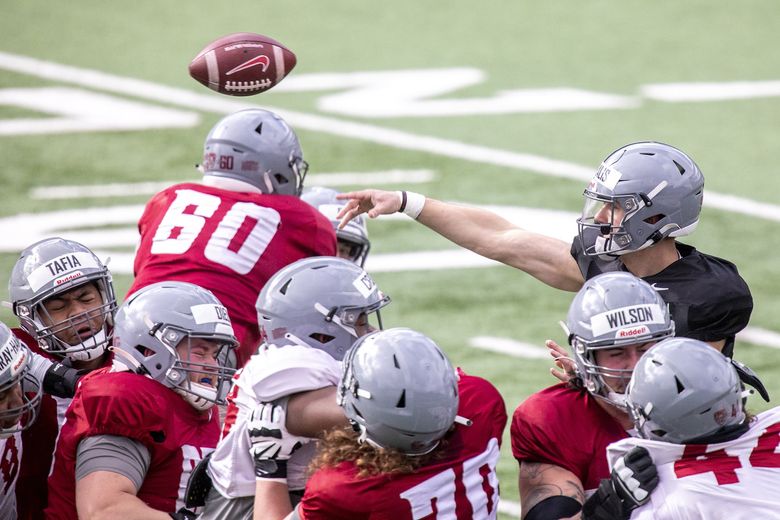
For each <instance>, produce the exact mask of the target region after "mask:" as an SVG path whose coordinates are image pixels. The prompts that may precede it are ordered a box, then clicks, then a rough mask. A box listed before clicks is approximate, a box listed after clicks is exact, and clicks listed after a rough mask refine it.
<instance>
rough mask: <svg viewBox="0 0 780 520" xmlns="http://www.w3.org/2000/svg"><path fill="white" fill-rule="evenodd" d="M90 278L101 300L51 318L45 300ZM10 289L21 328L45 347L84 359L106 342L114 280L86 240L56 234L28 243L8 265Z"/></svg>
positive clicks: (110, 325) (101, 350) (94, 355)
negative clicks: (12, 265) (74, 312)
mask: <svg viewBox="0 0 780 520" xmlns="http://www.w3.org/2000/svg"><path fill="white" fill-rule="evenodd" d="M90 283H91V284H94V285H95V287H96V288H97V291H98V293H99V294H100V297H101V298H102V302H97V303H96V304H95V305H94V308H92V309H91V310H85V311H83V312H80V313H78V314H73V315H69V316H68V317H67V318H65V319H62V320H59V321H58V322H56V323H55V322H54V318H52V316H51V314H50V312H49V311H47V308H46V306H45V305H44V304H45V303H46V302H47V301H49V300H50V299H53V298H59V297H62V296H63V295H64V294H65V293H67V292H69V291H72V290H74V289H77V288H79V287H81V286H84V285H86V284H90ZM8 292H9V294H10V297H11V303H12V305H13V312H14V314H15V315H16V316H17V317H18V318H19V324H20V325H21V327H22V329H24V330H25V331H26V332H27V333H28V334H30V335H31V336H32V337H34V338H35V339H36V340H37V341H38V344H39V345H40V346H41V348H42V349H44V350H46V351H47V352H50V353H52V354H56V355H58V356H62V357H68V358H70V359H72V360H74V361H88V360H91V359H96V358H98V357H100V356H102V355H103V353H104V352H105V351H106V349H107V348H108V344H109V342H110V340H111V333H112V330H113V317H114V313H115V311H116V296H115V295H114V286H113V283H112V279H111V273H110V272H109V271H108V268H107V267H106V266H105V265H104V264H103V262H101V261H100V259H99V258H98V257H97V256H95V254H94V253H93V252H92V251H91V250H90V249H89V248H87V247H86V246H84V245H82V244H80V243H78V242H75V241H73V240H66V239H64V238H59V237H55V238H47V239H45V240H41V241H40V242H36V243H35V244H33V245H31V246H29V247H27V248H26V249H25V250H24V251H22V254H21V256H20V257H19V260H17V261H16V264H14V267H13V270H12V271H11V279H10V281H9V282H8ZM71 294H73V293H71ZM84 305H87V304H86V303H85V304H84ZM90 305H91V304H90ZM97 322H100V323H101V325H98V326H96V325H95V324H96V323H97ZM61 337H65V338H70V339H69V340H63V339H60V338H61ZM74 338H75V339H74Z"/></svg>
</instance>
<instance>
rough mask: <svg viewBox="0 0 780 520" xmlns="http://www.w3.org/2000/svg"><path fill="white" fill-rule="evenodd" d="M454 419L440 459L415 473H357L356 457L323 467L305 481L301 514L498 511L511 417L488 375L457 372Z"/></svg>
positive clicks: (389, 519)
mask: <svg viewBox="0 0 780 520" xmlns="http://www.w3.org/2000/svg"><path fill="white" fill-rule="evenodd" d="M459 374H460V381H459V383H458V391H459V395H460V404H459V407H458V415H460V416H462V417H465V418H467V419H471V421H472V422H473V424H472V425H471V426H464V425H461V424H457V425H456V426H455V430H454V431H453V432H451V433H450V434H448V436H447V445H446V447H445V448H444V450H443V458H442V459H440V460H436V461H434V462H433V463H431V464H428V465H427V466H424V467H421V468H419V469H418V470H417V471H415V472H414V473H413V474H403V475H378V476H373V477H366V478H357V476H356V468H355V465H354V464H353V463H352V462H344V463H341V464H340V465H338V466H336V467H334V468H322V469H319V470H318V471H317V472H316V473H314V475H312V477H311V479H309V482H308V483H307V484H306V492H305V494H304V496H303V500H302V501H301V503H300V506H299V508H298V512H299V514H300V516H301V518H302V519H304V520H324V519H332V518H339V519H341V520H417V519H425V520H433V519H438V520H452V519H469V520H485V519H494V518H496V515H497V512H498V476H497V475H496V464H497V463H498V456H499V446H500V444H501V435H502V433H503V431H504V427H505V426H506V421H507V416H506V409H505V407H504V400H503V399H502V398H501V395H500V394H499V393H498V390H496V388H495V387H494V386H493V385H492V384H490V383H489V382H488V381H486V380H484V379H481V378H478V377H474V376H468V375H465V374H463V373H462V372H460V371H459Z"/></svg>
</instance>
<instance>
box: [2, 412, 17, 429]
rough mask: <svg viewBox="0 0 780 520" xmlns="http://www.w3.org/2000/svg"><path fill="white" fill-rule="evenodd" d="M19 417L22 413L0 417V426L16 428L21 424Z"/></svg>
mask: <svg viewBox="0 0 780 520" xmlns="http://www.w3.org/2000/svg"><path fill="white" fill-rule="evenodd" d="M19 417H20V414H15V415H13V416H9V417H4V418H2V419H0V428H2V429H3V430H10V429H11V428H15V427H16V426H18V425H19Z"/></svg>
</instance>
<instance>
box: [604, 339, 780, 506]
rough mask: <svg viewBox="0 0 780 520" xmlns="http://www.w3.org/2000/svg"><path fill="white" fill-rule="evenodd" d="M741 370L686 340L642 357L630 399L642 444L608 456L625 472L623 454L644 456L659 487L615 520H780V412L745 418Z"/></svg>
mask: <svg viewBox="0 0 780 520" xmlns="http://www.w3.org/2000/svg"><path fill="white" fill-rule="evenodd" d="M739 369H740V367H739V366H738V365H736V364H735V362H732V361H730V360H729V359H728V358H726V357H724V356H722V355H721V354H718V353H717V352H715V351H714V350H713V349H711V348H709V347H708V346H707V344H705V343H702V342H700V341H696V340H693V339H689V338H673V339H667V340H664V341H662V342H660V343H658V344H657V345H656V346H654V347H653V348H651V349H650V350H649V351H648V352H647V353H646V354H645V355H644V356H642V359H641V360H639V363H637V365H636V367H635V368H634V374H633V376H632V377H631V382H630V383H629V385H628V389H627V392H626V396H627V403H628V407H629V409H630V411H631V415H632V418H633V420H634V426H635V427H636V432H637V435H638V436H639V437H640V438H628V439H624V440H622V441H619V442H617V443H615V444H612V445H610V447H609V448H608V456H609V460H610V463H611V464H613V465H615V466H616V469H617V470H618V471H620V470H621V468H620V462H619V461H620V460H622V458H623V457H624V454H625V453H626V452H628V451H629V450H636V449H645V450H647V451H648V452H649V454H650V456H651V457H652V460H653V463H654V464H655V466H656V467H657V471H658V480H659V482H658V487H656V488H655V489H654V490H653V491H652V492H651V493H650V495H649V497H645V498H644V500H643V503H642V504H640V506H639V508H638V509H636V510H634V511H632V514H631V515H628V514H623V515H622V516H619V515H615V514H612V515H611V516H610V518H617V519H619V520H620V519H628V518H629V517H630V518H633V519H634V520H672V519H691V520H694V519H707V520H710V519H717V518H729V519H731V518H734V519H758V518H777V516H778V511H780V494H778V492H777V490H778V486H780V455H779V454H778V452H777V447H778V445H780V408H777V407H776V408H773V409H771V410H767V411H766V412H763V413H760V414H758V415H757V416H755V417H752V416H751V415H750V414H748V413H747V412H746V410H745V401H746V397H747V394H748V393H749V392H747V391H745V387H744V385H743V384H742V382H741V379H742V378H741V376H740V374H739Z"/></svg>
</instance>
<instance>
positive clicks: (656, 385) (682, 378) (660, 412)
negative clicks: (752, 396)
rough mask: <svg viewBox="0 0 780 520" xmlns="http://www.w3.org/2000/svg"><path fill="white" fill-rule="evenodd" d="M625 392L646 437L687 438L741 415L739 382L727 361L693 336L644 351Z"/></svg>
mask: <svg viewBox="0 0 780 520" xmlns="http://www.w3.org/2000/svg"><path fill="white" fill-rule="evenodd" d="M627 394H628V405H629V408H630V410H631V415H632V417H633V419H634V424H635V426H636V429H637V430H638V431H639V434H640V435H641V436H642V437H644V438H645V439H654V440H659V441H665V442H674V443H685V442H687V441H690V440H693V439H696V438H700V437H705V436H708V435H712V434H714V433H716V432H717V431H718V430H720V429H721V428H724V427H727V426H731V425H738V424H741V423H742V422H743V421H744V420H745V411H744V405H743V397H742V394H743V386H742V384H741V382H740V380H739V375H738V374H737V371H736V369H735V368H734V367H733V366H732V364H731V360H729V359H728V358H727V357H726V356H724V355H723V354H721V353H720V352H718V351H717V350H715V349H714V348H712V347H711V346H709V345H708V344H706V343H704V342H701V341H698V340H695V339H690V338H671V339H667V340H664V341H662V342H660V343H658V344H657V345H655V346H654V347H652V348H651V349H650V350H648V351H647V352H646V353H645V354H644V355H643V356H642V359H640V360H639V363H637V366H636V368H634V375H633V377H632V379H631V382H630V383H629V385H628V392H627Z"/></svg>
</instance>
